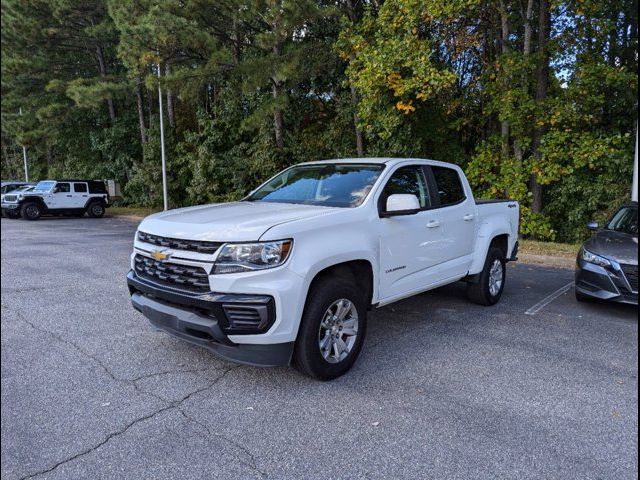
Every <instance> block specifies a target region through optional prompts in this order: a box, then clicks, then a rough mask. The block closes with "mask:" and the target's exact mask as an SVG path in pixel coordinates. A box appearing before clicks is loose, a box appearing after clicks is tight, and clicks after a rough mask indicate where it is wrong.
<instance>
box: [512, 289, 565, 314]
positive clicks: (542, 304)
mask: <svg viewBox="0 0 640 480" xmlns="http://www.w3.org/2000/svg"><path fill="white" fill-rule="evenodd" d="M574 284H575V282H570V283H568V284H566V285H565V286H564V287H561V288H559V289H558V290H556V291H555V292H553V293H552V294H551V295H549V296H547V297H544V298H543V299H542V300H540V301H539V302H538V303H536V304H535V305H534V306H533V307H531V308H530V309H529V310H527V311H526V312H524V314H525V315H535V314H536V313H538V312H539V311H540V310H542V309H543V308H544V307H546V306H547V305H549V304H550V303H551V302H553V301H554V300H555V299H556V298H558V297H559V296H560V295H562V294H564V293H566V292H568V291H569V290H571V288H573V285H574Z"/></svg>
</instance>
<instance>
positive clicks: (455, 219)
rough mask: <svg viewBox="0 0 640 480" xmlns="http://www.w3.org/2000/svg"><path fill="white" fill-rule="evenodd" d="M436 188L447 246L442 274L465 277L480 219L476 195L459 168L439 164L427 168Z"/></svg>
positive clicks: (439, 217) (438, 208)
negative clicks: (470, 192) (474, 198)
mask: <svg viewBox="0 0 640 480" xmlns="http://www.w3.org/2000/svg"><path fill="white" fill-rule="evenodd" d="M426 170H427V175H428V178H429V184H430V185H431V189H432V191H435V192H436V195H435V198H434V200H433V201H434V203H435V209H434V212H436V213H437V217H438V221H439V222H440V231H441V234H442V236H443V241H444V243H445V244H446V245H447V249H446V255H445V258H444V259H443V260H444V261H445V262H446V263H445V264H443V265H442V268H441V270H442V273H443V274H444V275H445V276H446V277H454V276H458V275H460V276H463V275H465V274H466V273H467V271H468V269H469V265H471V261H472V257H473V247H474V245H475V240H476V230H477V228H476V226H477V222H478V219H477V218H476V217H477V208H476V205H475V202H474V200H473V198H472V196H471V195H470V194H469V193H468V192H467V191H466V189H465V184H466V182H463V180H462V177H461V174H460V172H459V171H458V170H456V169H453V168H448V167H444V166H439V165H437V166H436V165H432V166H429V167H427V169H426Z"/></svg>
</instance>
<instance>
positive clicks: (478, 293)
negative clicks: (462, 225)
mask: <svg viewBox="0 0 640 480" xmlns="http://www.w3.org/2000/svg"><path fill="white" fill-rule="evenodd" d="M506 276H507V268H506V260H505V258H504V253H503V252H502V250H501V249H500V248H497V247H492V248H490V249H489V252H487V259H486V260H485V263H484V269H483V270H482V272H480V279H479V281H478V283H469V284H468V285H467V296H468V297H469V300H471V301H472V302H473V303H477V304H479V305H486V306H490V305H495V304H496V303H498V302H499V301H500V297H502V292H503V291H504V284H505V280H506Z"/></svg>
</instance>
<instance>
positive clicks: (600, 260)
mask: <svg viewBox="0 0 640 480" xmlns="http://www.w3.org/2000/svg"><path fill="white" fill-rule="evenodd" d="M580 256H581V257H582V260H584V261H585V262H588V263H594V264H596V265H600V266H601V267H611V262H610V261H609V260H607V259H606V258H604V257H601V256H600V255H596V254H595V253H591V252H590V251H589V250H587V249H586V248H584V247H583V248H582V253H581V254H580Z"/></svg>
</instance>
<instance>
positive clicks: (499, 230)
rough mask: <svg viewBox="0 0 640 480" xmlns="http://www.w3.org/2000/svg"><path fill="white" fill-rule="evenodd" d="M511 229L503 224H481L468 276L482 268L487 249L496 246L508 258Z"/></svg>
mask: <svg viewBox="0 0 640 480" xmlns="http://www.w3.org/2000/svg"><path fill="white" fill-rule="evenodd" d="M510 239H511V229H510V227H509V226H508V225H507V224H505V225H501V226H494V225H489V224H488V223H485V224H483V225H482V226H481V227H480V230H479V232H478V239H477V240H476V248H475V255H474V260H473V262H472V263H471V266H470V267H469V275H475V274H477V273H480V272H481V271H482V269H483V268H484V263H485V260H486V259H487V254H488V253H489V249H490V248H491V247H493V246H497V247H498V248H500V249H501V250H502V251H503V252H504V256H505V258H507V259H508V258H509V248H510V243H511V242H510Z"/></svg>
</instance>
